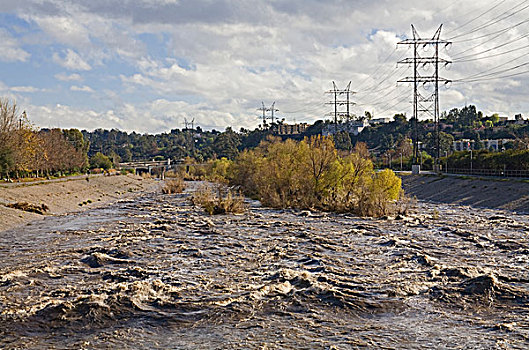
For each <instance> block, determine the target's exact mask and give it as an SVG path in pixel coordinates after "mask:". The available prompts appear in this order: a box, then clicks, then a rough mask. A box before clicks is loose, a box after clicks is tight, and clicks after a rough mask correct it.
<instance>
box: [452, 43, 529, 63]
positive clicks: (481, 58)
mask: <svg viewBox="0 0 529 350" xmlns="http://www.w3.org/2000/svg"><path fill="white" fill-rule="evenodd" d="M528 47H529V44H528V45H525V46H521V47H518V48H516V49H512V50H508V51H504V52H500V53H495V54H492V55H488V56H484V57H475V58H467V59H457V60H453V62H458V63H462V62H472V61H479V60H484V59H487V58H493V57H498V56H503V55H506V54H508V53H511V52H515V51H520V50H522V49H525V48H528ZM468 57H470V56H468Z"/></svg>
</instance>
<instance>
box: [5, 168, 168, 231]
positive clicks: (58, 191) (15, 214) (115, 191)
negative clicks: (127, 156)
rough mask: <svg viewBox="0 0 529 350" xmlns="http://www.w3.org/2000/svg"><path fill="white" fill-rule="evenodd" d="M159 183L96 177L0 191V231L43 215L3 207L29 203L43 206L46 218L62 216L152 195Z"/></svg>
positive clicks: (29, 185)
mask: <svg viewBox="0 0 529 350" xmlns="http://www.w3.org/2000/svg"><path fill="white" fill-rule="evenodd" d="M158 184H159V182H157V181H155V180H154V179H142V178H141V177H138V176H133V175H126V176H124V175H118V176H97V177H91V178H90V180H89V181H87V180H86V177H82V178H76V179H69V180H67V181H60V182H47V183H39V184H28V185H27V186H15V187H0V231H3V230H7V229H10V228H13V227H16V226H18V225H22V224H24V223H26V222H29V221H33V220H38V219H41V218H43V216H42V215H39V214H35V213H29V212H25V211H21V210H17V209H12V208H8V207H6V206H5V205H7V204H11V203H16V202H28V203H30V204H34V205H41V204H45V205H46V206H47V207H49V209H50V210H49V214H51V215H54V214H64V213H70V212H77V211H82V210H85V209H87V208H93V207H96V206H100V205H103V204H106V203H109V202H112V201H114V200H116V199H119V198H122V197H125V196H130V195H134V194H135V193H139V192H145V191H152V190H154V189H155V188H156V187H157V186H158Z"/></svg>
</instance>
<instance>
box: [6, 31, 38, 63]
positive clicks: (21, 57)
mask: <svg viewBox="0 0 529 350" xmlns="http://www.w3.org/2000/svg"><path fill="white" fill-rule="evenodd" d="M30 56H31V55H30V53H29V52H27V51H25V50H24V49H22V48H20V45H19V43H18V42H17V41H16V40H15V39H14V38H13V37H12V36H11V35H10V34H9V33H8V32H7V31H6V30H5V29H0V61H4V62H16V61H20V62H26V61H27V60H28V59H29V57H30Z"/></svg>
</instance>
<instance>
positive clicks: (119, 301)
mask: <svg viewBox="0 0 529 350" xmlns="http://www.w3.org/2000/svg"><path fill="white" fill-rule="evenodd" d="M188 196H189V192H186V193H184V194H178V195H162V194H157V193H151V194H145V195H143V196H141V197H137V198H135V199H129V200H122V201H120V202H117V203H115V204H113V205H111V206H107V207H104V208H98V209H93V210H89V211H85V212H81V213H77V214H70V215H64V216H56V217H47V218H46V219H45V220H43V221H38V222H35V223H33V224H30V225H27V226H23V227H22V228H18V229H14V230H10V231H4V232H0V348H6V349H12V348H17V349H18V348H31V349H35V348H59V349H62V348H65V349H66V348H68V349H71V348H77V349H80V348H86V349H89V348H119V349H123V348H145V349H152V348H176V349H196V348H203V349H234V348H245V349H246V348H249V349H285V348H287V349H290V348H293V349H299V348H310V349H351V348H377V349H380V348H383V349H384V348H388V349H394V348H396V349H410V348H416V349H424V348H461V349H468V348H473V349H495V348H498V349H512V348H515V349H516V348H519V349H526V348H528V347H529V303H528V301H529V300H528V297H529V275H528V269H527V266H528V260H529V242H528V240H527V235H528V234H529V216H528V215H524V214H516V213H513V212H501V211H497V210H487V209H472V208H469V207H459V206H450V205H439V204H429V203H418V204H417V208H416V209H415V210H414V212H413V213H412V214H409V215H408V216H406V217H400V218H397V219H383V220H382V219H364V218H358V217H356V216H354V215H349V214H332V213H319V212H308V211H295V210H274V209H269V208H263V207H261V206H260V205H259V203H258V202H252V201H249V206H250V209H249V210H248V212H247V213H246V214H243V215H221V216H207V215H205V214H203V212H202V211H201V210H200V209H198V208H194V207H193V206H191V205H190V204H189V201H188V198H187V197H188Z"/></svg>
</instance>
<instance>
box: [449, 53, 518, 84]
mask: <svg viewBox="0 0 529 350" xmlns="http://www.w3.org/2000/svg"><path fill="white" fill-rule="evenodd" d="M523 57H527V55H526V54H523V55H521V56H518V57H515V58H513V59H511V60H509V61H507V62H504V63H502V64H499V65H497V66H494V67H492V68H489V69H487V70H484V71H481V72H479V73H476V74H472V75H470V76H468V77H466V78H462V79H456V80H453V81H454V82H455V81H464V80H467V79H469V78H474V77H479V76H481V75H483V74H485V73H488V72H490V71H493V70H495V69H498V68H501V67H503V66H505V65H507V64H509V63H511V62H514V61H516V60H519V59H520V58H523ZM498 73H499V72H495V73H491V74H498Z"/></svg>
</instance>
